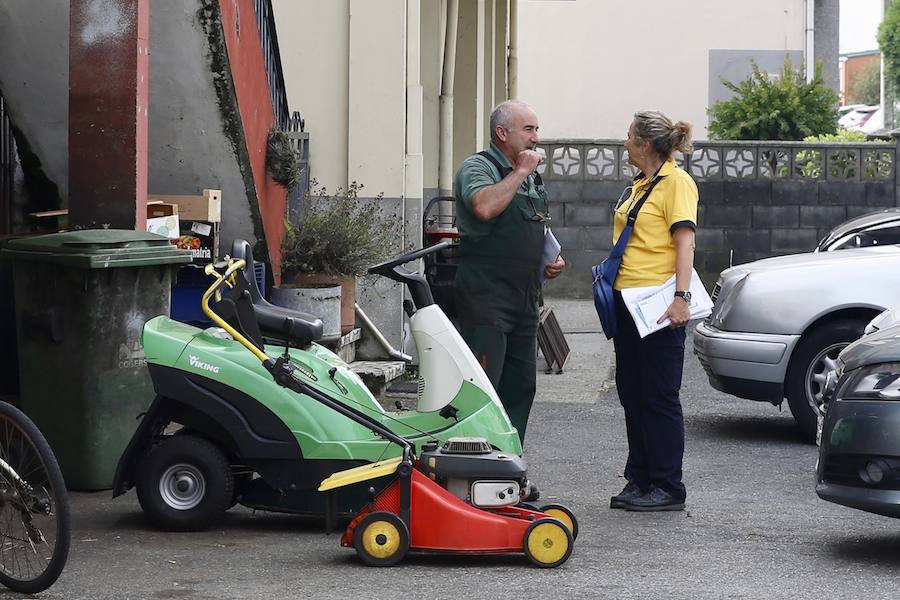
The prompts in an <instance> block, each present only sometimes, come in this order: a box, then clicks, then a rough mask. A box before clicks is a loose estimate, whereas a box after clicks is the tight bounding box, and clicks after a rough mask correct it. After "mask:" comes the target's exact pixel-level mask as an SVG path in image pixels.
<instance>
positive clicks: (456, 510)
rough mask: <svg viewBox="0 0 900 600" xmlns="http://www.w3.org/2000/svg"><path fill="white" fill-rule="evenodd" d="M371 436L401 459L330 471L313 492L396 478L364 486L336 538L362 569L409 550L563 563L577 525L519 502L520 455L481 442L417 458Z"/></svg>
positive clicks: (559, 512)
mask: <svg viewBox="0 0 900 600" xmlns="http://www.w3.org/2000/svg"><path fill="white" fill-rule="evenodd" d="M373 431H374V429H373ZM378 433H380V434H381V435H384V437H386V438H387V439H388V440H390V441H392V442H394V443H397V444H400V445H401V446H403V448H404V451H403V456H402V458H395V459H392V460H387V461H382V462H378V463H373V464H370V465H363V466H361V467H357V468H355V469H350V470H348V471H341V472H339V473H335V474H334V475H332V476H331V477H329V478H328V479H326V480H325V481H323V482H322V485H321V486H320V487H319V490H320V491H329V490H333V489H336V488H339V487H342V486H344V485H350V484H353V483H359V482H360V481H366V480H369V479H376V478H380V477H384V476H385V475H390V474H393V475H394V476H395V477H394V479H393V481H391V482H390V483H389V484H388V485H387V486H386V487H384V488H383V489H382V491H381V492H378V493H375V490H374V489H373V488H370V492H369V493H370V496H371V500H370V502H369V503H368V504H367V505H366V506H365V507H364V508H363V509H362V510H361V511H360V513H359V514H358V515H357V516H356V518H355V519H353V521H352V522H351V523H350V524H349V525H348V526H347V529H346V530H345V531H344V534H343V536H342V537H341V545H342V546H345V547H348V548H355V549H356V553H357V554H358V555H359V557H360V558H361V559H362V561H363V562H364V563H366V564H368V565H371V566H378V567H386V566H391V565H395V564H397V563H398V562H399V561H401V560H402V559H403V557H404V556H406V554H407V552H410V551H420V552H435V553H453V554H522V553H524V554H525V556H527V557H528V559H529V560H530V561H531V562H532V564H534V565H536V566H538V567H546V568H549V567H557V566H559V565H561V564H563V563H564V562H566V560H567V559H568V558H569V555H570V554H571V553H572V545H573V543H574V540H575V537H576V536H577V535H578V521H577V520H576V519H575V515H574V514H573V513H572V511H570V510H569V509H568V508H566V507H564V506H562V505H558V504H551V505H547V506H544V507H542V508H541V509H540V510H538V509H537V508H535V507H533V506H530V505H528V504H524V503H522V502H520V492H521V488H520V482H521V481H523V480H524V479H525V462H524V461H523V460H522V459H521V458H520V457H517V456H510V455H508V454H504V453H502V452H497V451H494V450H492V449H491V447H490V445H489V444H488V443H487V441H486V440H483V439H479V438H451V439H450V440H448V441H447V442H446V443H445V444H444V445H443V446H442V447H440V448H438V447H437V444H430V445H427V446H426V447H424V448H423V451H422V453H421V456H420V457H419V458H418V459H416V458H415V456H413V454H412V447H411V445H410V444H409V442H407V441H406V440H404V439H403V438H400V437H398V436H396V435H393V434H391V433H387V432H378ZM386 433H387V435H386Z"/></svg>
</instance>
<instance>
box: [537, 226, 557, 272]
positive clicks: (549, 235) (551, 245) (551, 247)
mask: <svg viewBox="0 0 900 600" xmlns="http://www.w3.org/2000/svg"><path fill="white" fill-rule="evenodd" d="M561 250H562V247H561V246H560V245H559V240H557V239H556V236H555V235H553V232H552V231H550V228H549V227H548V228H547V230H546V231H545V232H544V256H543V258H542V259H541V265H540V267H539V269H540V272H539V273H538V277H539V278H540V282H541V283H544V279H545V278H544V267H545V266H546V265H549V264H550V263H552V262H554V261H555V260H556V259H557V258H559V254H560V252H561Z"/></svg>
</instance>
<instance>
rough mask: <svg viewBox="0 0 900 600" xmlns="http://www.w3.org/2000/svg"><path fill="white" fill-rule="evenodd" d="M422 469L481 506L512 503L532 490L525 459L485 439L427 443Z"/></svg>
mask: <svg viewBox="0 0 900 600" xmlns="http://www.w3.org/2000/svg"><path fill="white" fill-rule="evenodd" d="M419 470H420V471H422V472H423V473H424V474H425V475H427V476H428V477H429V478H431V479H432V480H433V481H434V482H436V483H437V484H438V485H440V486H442V487H444V488H446V489H447V491H449V492H450V493H451V494H453V495H454V496H456V497H457V498H459V499H461V500H463V501H464V502H467V503H469V504H472V505H473V506H477V507H479V508H500V507H504V506H512V505H514V504H517V503H518V502H520V501H521V500H523V499H525V498H526V497H527V496H528V495H529V494H530V493H531V485H530V484H529V482H528V478H527V477H526V474H525V471H526V470H527V466H526V464H525V461H524V460H523V459H522V458H521V457H519V456H514V455H511V454H507V453H504V452H498V451H496V450H494V449H493V448H491V445H490V444H489V443H488V441H487V440H486V439H484V438H463V437H457V438H450V439H448V440H447V441H446V442H445V443H444V445H443V446H441V447H440V448H438V445H437V443H431V444H426V445H424V446H423V447H422V453H421V455H420V456H419Z"/></svg>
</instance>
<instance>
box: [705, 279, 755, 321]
mask: <svg viewBox="0 0 900 600" xmlns="http://www.w3.org/2000/svg"><path fill="white" fill-rule="evenodd" d="M749 277H750V274H749V273H747V274H746V275H744V276H743V277H741V278H740V280H738V282H737V283H735V284H734V285H733V286H731V288H730V289H729V290H728V291H726V292H725V293H724V294H721V295H720V296H719V297H718V298H717V300H716V303H715V305H714V306H713V312H712V314H711V315H710V323H711V324H712V326H713V327H715V328H717V329H724V325H725V319H727V318H728V313H730V312H731V309H732V308H734V305H735V300H737V296H738V292H740V291H741V288H742V287H744V283H746V281H747V279H748V278H749Z"/></svg>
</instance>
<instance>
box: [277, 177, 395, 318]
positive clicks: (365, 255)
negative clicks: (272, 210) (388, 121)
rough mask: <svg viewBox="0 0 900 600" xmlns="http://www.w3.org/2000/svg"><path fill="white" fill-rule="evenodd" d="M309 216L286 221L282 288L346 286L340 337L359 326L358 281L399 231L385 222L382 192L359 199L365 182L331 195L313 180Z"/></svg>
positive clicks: (307, 211)
mask: <svg viewBox="0 0 900 600" xmlns="http://www.w3.org/2000/svg"><path fill="white" fill-rule="evenodd" d="M310 187H311V191H310V192H309V194H307V202H306V210H305V212H306V216H305V217H304V218H303V219H302V221H301V222H300V223H298V224H294V223H290V222H287V221H286V222H285V233H284V238H283V240H282V243H281V281H282V286H290V285H293V286H295V287H296V286H311V287H315V286H322V285H329V284H330V285H340V287H341V333H342V334H344V333H347V332H349V331H350V330H351V329H353V327H354V325H355V315H354V303H355V302H356V277H358V276H360V275H363V274H364V273H365V272H366V269H368V268H369V267H370V266H372V265H374V264H376V263H377V262H379V261H380V260H383V259H384V258H385V257H386V256H387V255H388V253H389V252H390V249H391V245H392V244H393V243H394V242H395V241H396V235H397V231H396V227H395V226H394V225H393V224H392V223H388V222H386V219H385V218H384V215H383V213H382V207H381V199H382V196H383V194H379V195H378V196H376V197H375V198H374V199H372V200H363V201H361V200H359V199H358V195H359V191H360V190H361V189H362V188H363V186H362V184H359V183H357V182H355V181H354V182H352V183H351V184H350V185H349V186H348V187H347V189H346V190H345V189H343V188H340V187H339V188H337V189H336V190H335V191H334V193H329V192H328V190H327V189H326V188H325V187H324V186H321V187H320V186H318V183H317V182H316V181H315V180H313V181H312V182H311V185H310Z"/></svg>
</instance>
